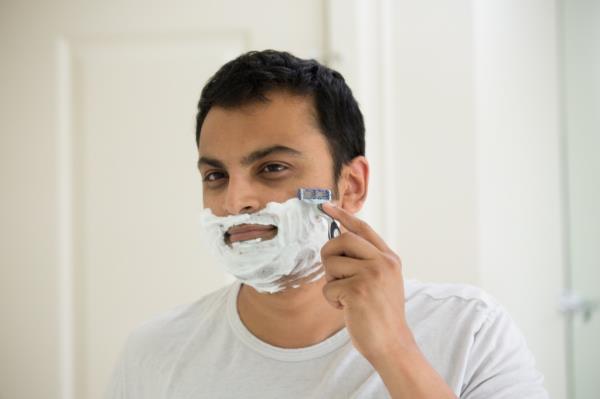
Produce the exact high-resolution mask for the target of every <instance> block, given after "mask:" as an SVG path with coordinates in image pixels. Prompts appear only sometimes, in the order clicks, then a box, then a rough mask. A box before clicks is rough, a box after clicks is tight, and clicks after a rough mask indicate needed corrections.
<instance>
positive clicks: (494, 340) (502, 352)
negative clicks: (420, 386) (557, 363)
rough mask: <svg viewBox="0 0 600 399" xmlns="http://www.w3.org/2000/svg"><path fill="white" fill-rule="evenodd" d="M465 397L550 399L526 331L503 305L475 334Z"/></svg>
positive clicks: (493, 311) (463, 392)
mask: <svg viewBox="0 0 600 399" xmlns="http://www.w3.org/2000/svg"><path fill="white" fill-rule="evenodd" d="M468 359H469V360H468V362H467V370H466V372H465V379H464V381H465V383H464V385H463V387H462V389H461V395H460V398H461V399H514V398H519V399H548V393H547V392H546V390H545V389H544V387H543V380H544V377H543V375H542V374H541V373H540V372H539V371H538V370H537V369H536V368H535V360H534V357H533V354H532V353H531V352H530V351H529V349H528V347H527V344H526V342H525V338H524V336H523V334H522V333H521V332H520V331H519V329H518V328H517V326H516V324H515V322H514V321H513V320H512V319H511V317H510V316H509V315H508V313H507V312H506V311H505V310H504V309H503V308H502V307H500V306H498V307H497V308H495V309H493V310H492V311H491V312H490V314H489V316H488V317H487V318H486V319H485V321H484V322H483V324H482V326H481V328H480V329H479V331H478V332H477V333H476V334H475V336H474V341H473V345H472V347H471V351H470V353H469V355H468Z"/></svg>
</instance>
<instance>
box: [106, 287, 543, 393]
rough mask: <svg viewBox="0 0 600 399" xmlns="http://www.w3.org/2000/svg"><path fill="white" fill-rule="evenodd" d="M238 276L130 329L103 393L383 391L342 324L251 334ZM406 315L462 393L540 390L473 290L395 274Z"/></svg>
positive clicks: (516, 342) (493, 312)
mask: <svg viewBox="0 0 600 399" xmlns="http://www.w3.org/2000/svg"><path fill="white" fill-rule="evenodd" d="M239 288H240V284H239V283H234V284H232V285H229V286H227V287H223V288H221V289H219V290H218V291H215V292H213V293H211V294H209V295H207V296H205V297H204V298H202V299H200V300H198V301H196V302H194V303H191V304H188V305H184V306H179V307H177V308H175V309H173V310H172V311H170V312H168V313H166V314H164V315H162V316H160V317H157V318H155V319H153V320H151V321H149V322H147V323H145V324H143V325H142V326H140V327H139V328H138V329H136V330H135V331H133V332H132V333H131V334H130V336H129V338H128V340H127V343H126V345H125V347H124V349H123V351H122V353H121V357H120V359H119V362H118V364H117V366H116V368H115V370H114V372H113V376H112V379H111V382H110V384H109V387H108V390H107V396H106V397H107V398H108V399H125V398H127V399H159V398H160V399H191V398H194V399H198V398H211V399H212V398H218V399H221V398H236V399H240V398H250V399H252V398H261V399H268V398H286V399H287V398H302V399H308V398H327V399H334V398H340V399H348V398H357V399H358V398H361V399H363V398H389V394H388V393H387V390H386V387H385V385H384V384H383V382H382V380H381V378H380V377H379V375H378V374H377V372H376V371H375V370H374V369H373V367H372V366H371V365H370V363H369V362H368V361H367V360H366V359H365V358H364V357H363V356H362V355H361V354H360V353H359V352H358V351H357V350H355V349H354V347H353V346H352V343H351V340H350V336H349V334H348V331H347V329H345V328H344V329H342V330H340V331H339V332H337V333H336V334H334V335H333V336H331V337H329V338H328V339H326V340H325V341H323V342H321V343H318V344H316V345H314V346H310V347H306V348H300V349H283V348H278V347H274V346H272V345H269V344H267V343H265V342H263V341H261V340H259V339H258V338H256V337H255V336H254V335H252V333H250V331H248V329H246V327H245V326H244V324H242V322H241V320H240V318H239V315H238V313H237V307H236V302H237V301H236V298H237V294H238V291H239ZM405 295H406V317H407V321H408V324H409V325H410V328H411V330H412V332H413V335H414V337H415V339H416V341H417V343H418V345H419V347H420V349H421V351H422V352H423V354H424V355H425V357H426V358H427V360H428V361H429V363H430V364H431V365H432V366H433V368H435V370H436V371H437V372H438V373H439V374H440V375H441V376H442V377H443V379H444V380H445V381H446V383H447V384H448V385H449V386H450V387H451V388H452V390H453V391H454V393H455V394H456V396H457V397H459V398H462V399H476V398H477V399H501V398H507V399H508V398H510V399H526V398H531V399H533V398H548V395H547V393H546V391H545V390H544V388H543V386H542V381H543V377H542V375H541V374H540V373H539V372H538V371H537V370H536V369H535V366H534V359H533V356H532V354H531V353H530V351H529V350H528V348H527V346H526V343H525V340H524V339H523V336H522V334H521V332H520V331H519V330H518V328H517V327H516V325H515V324H514V322H513V321H512V320H511V318H510V317H509V315H508V314H507V313H506V311H505V310H503V308H502V307H501V306H499V305H498V304H497V303H496V302H495V301H494V300H493V299H492V298H491V297H490V296H489V295H487V294H486V293H485V292H483V291H482V290H480V289H478V288H475V287H472V286H468V285H457V284H424V283H421V282H418V281H415V280H405Z"/></svg>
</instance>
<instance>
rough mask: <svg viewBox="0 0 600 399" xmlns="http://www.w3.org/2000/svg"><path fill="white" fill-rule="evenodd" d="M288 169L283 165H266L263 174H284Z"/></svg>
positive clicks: (262, 170)
mask: <svg viewBox="0 0 600 399" xmlns="http://www.w3.org/2000/svg"><path fill="white" fill-rule="evenodd" d="M287 169H288V167H287V166H285V165H281V164H279V163H270V164H268V165H265V166H264V167H263V168H262V169H261V172H265V173H277V172H283V171H284V170H287Z"/></svg>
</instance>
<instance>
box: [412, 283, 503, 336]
mask: <svg viewBox="0 0 600 399" xmlns="http://www.w3.org/2000/svg"><path fill="white" fill-rule="evenodd" d="M405 294H406V312H407V317H408V318H409V321H410V320H412V321H413V323H415V324H420V323H426V324H427V325H428V326H430V327H431V325H432V323H437V324H438V325H452V326H454V327H459V326H462V327H464V328H468V329H469V330H471V332H475V331H476V330H478V329H479V328H481V327H482V325H483V324H484V323H486V322H487V321H489V320H490V319H492V318H495V317H497V316H498V315H499V314H500V313H502V312H503V308H502V306H501V305H500V304H499V302H498V301H497V300H496V299H495V298H494V297H493V296H492V295H490V294H489V293H487V292H486V291H484V290H483V289H481V288H479V287H476V286H473V285H469V284H452V283H424V282H421V281H418V280H414V279H409V280H406V281H405Z"/></svg>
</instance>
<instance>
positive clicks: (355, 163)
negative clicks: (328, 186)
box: [338, 156, 369, 213]
mask: <svg viewBox="0 0 600 399" xmlns="http://www.w3.org/2000/svg"><path fill="white" fill-rule="evenodd" d="M368 188H369V162H368V161H367V158H365V157H363V156H358V157H356V158H354V159H352V161H350V162H349V163H348V164H346V165H344V166H343V167H342V171H341V175H340V180H339V182H338V193H339V197H338V201H339V203H338V206H339V207H341V208H343V209H345V210H347V211H348V212H351V213H357V212H358V211H360V210H361V208H362V207H363V204H364V203H365V200H366V199H367V192H368Z"/></svg>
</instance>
